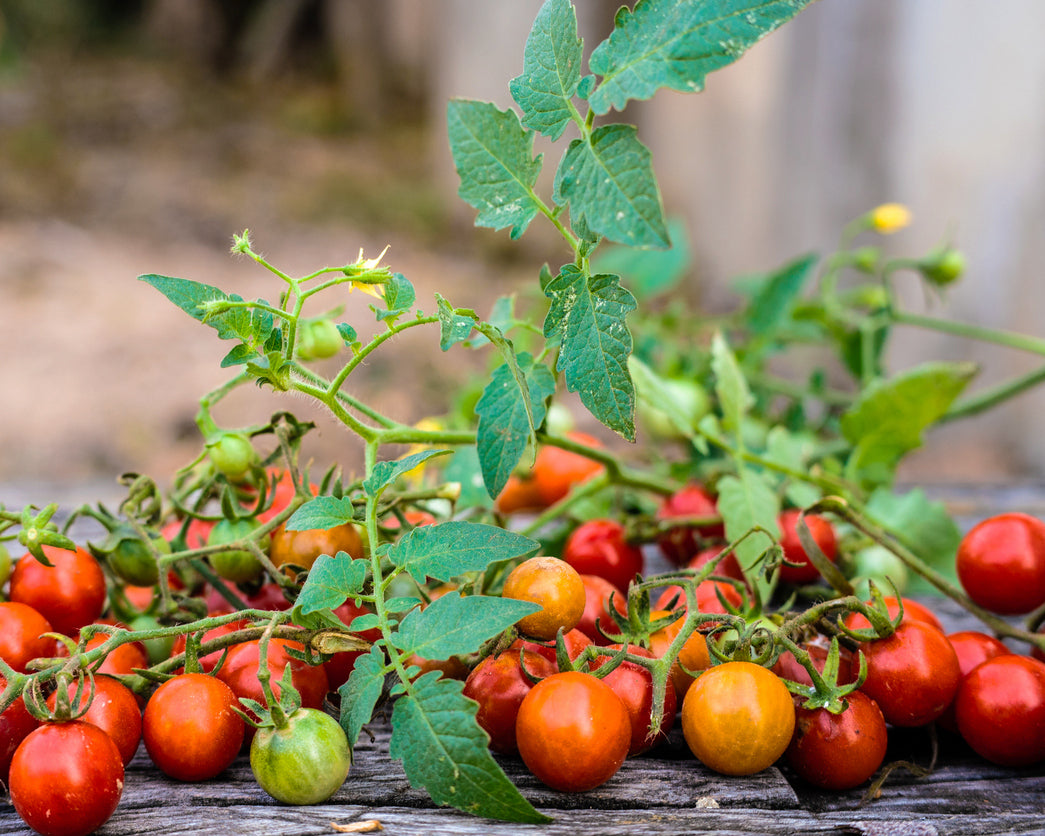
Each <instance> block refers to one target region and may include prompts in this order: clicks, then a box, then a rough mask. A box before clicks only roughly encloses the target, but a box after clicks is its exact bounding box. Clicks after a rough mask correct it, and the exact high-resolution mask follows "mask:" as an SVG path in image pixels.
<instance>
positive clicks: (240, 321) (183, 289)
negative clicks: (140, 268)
mask: <svg viewBox="0 0 1045 836" xmlns="http://www.w3.org/2000/svg"><path fill="white" fill-rule="evenodd" d="M138 278H139V279H140V280H141V281H143V282H146V283H147V284H150V285H152V286H153V287H154V288H156V289H157V290H158V291H160V293H162V294H163V295H164V296H166V297H167V298H168V299H169V300H170V301H171V302H173V303H174V304H175V305H177V306H178V307H179V308H181V309H182V310H183V311H185V313H187V314H188V315H189V316H191V317H192V318H193V319H195V320H198V321H199V322H202V323H203V324H204V325H209V326H210V327H211V328H213V329H214V330H216V331H217V332H218V337H219V338H220V339H223V340H241V341H242V342H244V343H246V344H247V345H248V346H250V348H251V349H252V350H253V351H254V352H257V351H260V350H262V349H263V348H264V346H265V342H266V340H267V339H268V337H269V335H270V334H271V333H272V331H273V328H274V321H273V317H272V314H271V313H269V312H268V311H265V310H259V309H257V308H252V307H249V306H243V305H240V304H238V303H242V302H243V298H242V297H241V296H237V295H235V294H232V295H229V294H227V293H225V292H224V291H223V290H220V289H219V288H216V287H213V286H211V285H209V284H203V283H202V282H194V281H192V280H190V279H177V278H173V277H171V276H158V275H156V274H154V273H152V274H147V275H141V276H139V277H138ZM232 304H235V306H234V307H225V306H226V305H232ZM240 362H242V361H240Z"/></svg>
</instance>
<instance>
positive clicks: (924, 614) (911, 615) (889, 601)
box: [842, 595, 943, 633]
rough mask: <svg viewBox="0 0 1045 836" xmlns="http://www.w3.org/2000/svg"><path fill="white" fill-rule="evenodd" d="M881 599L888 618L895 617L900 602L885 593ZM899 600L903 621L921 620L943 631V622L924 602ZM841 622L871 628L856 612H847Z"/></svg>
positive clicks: (856, 628) (857, 628) (851, 628)
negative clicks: (901, 605)
mask: <svg viewBox="0 0 1045 836" xmlns="http://www.w3.org/2000/svg"><path fill="white" fill-rule="evenodd" d="M882 600H883V601H884V602H885V609H886V612H888V613H889V618H890V619H893V618H896V616H897V615H898V614H899V613H900V604H899V603H898V602H897V600H896V598H895V597H894V596H892V595H885V596H883V598H882ZM900 601H901V602H902V603H903V620H904V621H921V622H923V623H925V624H928V625H929V626H930V627H935V628H936V629H937V630H939V631H940V632H941V633H942V632H943V624H942V623H941V622H940V619H939V618H937V616H936V613H934V612H933V611H932V610H931V609H929V608H928V607H927V606H925V604H919V603H918V602H917V601H915V600H913V599H911V598H901V599H900ZM865 603H867V604H870V603H871V602H870V601H866V602H865ZM842 623H843V624H845V626H846V627H848V628H849V629H850V630H869V629H870V628H871V622H870V621H868V620H867V619H866V618H864V617H863V616H862V615H860V613H858V612H853V613H849V615H847V616H846V617H845V618H844V619H843V620H842Z"/></svg>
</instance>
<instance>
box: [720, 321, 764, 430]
mask: <svg viewBox="0 0 1045 836" xmlns="http://www.w3.org/2000/svg"><path fill="white" fill-rule="evenodd" d="M711 369H712V371H713V372H714V373H715V394H716V395H717V396H718V401H719V403H720V404H721V407H722V426H723V427H725V428H726V429H727V430H729V431H730V432H733V433H737V434H738V435H739V431H740V427H741V424H742V422H743V419H744V416H745V415H746V414H747V412H748V410H749V409H751V406H752V404H753V403H754V398H753V397H752V396H751V390H750V389H749V388H748V385H747V379H746V378H745V377H744V373H743V371H741V368H740V364H739V363H737V358H736V357H735V356H734V355H733V352H732V351H731V350H730V348H729V344H728V343H727V342H726V338H725V337H723V336H722V333H721V332H716V333H715V336H714V337H712V339H711Z"/></svg>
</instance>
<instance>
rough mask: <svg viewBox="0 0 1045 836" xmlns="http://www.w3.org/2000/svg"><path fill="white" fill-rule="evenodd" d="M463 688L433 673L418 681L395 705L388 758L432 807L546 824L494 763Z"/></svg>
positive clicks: (485, 737) (541, 816) (453, 681)
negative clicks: (398, 762) (423, 792)
mask: <svg viewBox="0 0 1045 836" xmlns="http://www.w3.org/2000/svg"><path fill="white" fill-rule="evenodd" d="M463 687H464V685H463V683H461V682H458V681H456V680H452V679H443V678H441V677H440V674H439V673H438V672H437V671H432V672H431V673H427V674H425V675H424V676H422V677H420V678H419V679H417V680H416V681H415V682H414V683H413V686H412V687H411V689H410V692H409V693H407V694H405V695H404V696H402V697H400V698H399V699H398V700H397V701H396V704H395V709H394V710H393V712H392V740H391V743H390V744H389V754H390V755H391V756H392V757H393V758H395V759H396V760H401V761H402V762H403V769H404V771H405V772H406V777H407V779H408V780H409V781H410V784H411V786H413V787H418V788H421V787H423V788H424V789H426V790H427V791H428V794H429V796H431V798H432V801H434V802H435V803H436V804H449V805H451V806H453V807H456V808H457V809H459V810H463V811H465V812H466V813H471V814H472V815H474V816H483V817H486V818H490V819H499V820H501V821H511V822H525V823H532V824H540V823H543V822H546V821H549V819H548V818H547V816H544V815H542V814H541V813H539V812H537V810H535V809H534V808H533V806H532V805H531V804H530V802H528V801H527V800H526V799H525V798H523V797H522V795H521V794H520V793H519V790H518V789H517V788H516V787H515V785H514V784H513V783H512V782H511V781H510V780H508V777H507V776H506V775H505V774H504V772H503V771H502V770H501V767H500V766H498V765H497V762H496V761H495V760H494V759H493V756H492V755H491V754H490V749H489V737H488V736H487V734H486V732H484V731H483V730H482V729H481V728H480V727H479V725H478V724H477V723H476V721H475V714H476V711H477V710H478V707H479V706H478V704H477V703H475V702H474V701H472V700H470V699H468V698H467V697H465V696H464V695H463V694H462V693H461V690H462V688H463Z"/></svg>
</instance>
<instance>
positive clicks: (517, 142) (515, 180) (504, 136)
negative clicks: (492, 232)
mask: <svg viewBox="0 0 1045 836" xmlns="http://www.w3.org/2000/svg"><path fill="white" fill-rule="evenodd" d="M446 117H447V125H448V131H449V135H450V150H451V152H452V153H453V157H454V164H455V165H456V167H457V173H458V175H459V176H460V178H461V185H460V187H459V188H458V194H459V195H460V196H461V197H462V198H463V199H464V200H465V201H467V202H468V204H469V205H471V206H472V207H474V208H475V209H478V210H479V214H478V215H477V216H476V219H475V224H476V226H485V227H489V228H491V229H504V228H505V227H506V226H510V227H511V228H512V230H511V237H512V238H518V237H519V236H520V235H522V234H523V232H525V231H526V227H527V226H529V224H530V221H532V220H533V218H534V216H535V215H536V214H537V212H538V211H539V210H540V203H539V201H538V200H537V197H536V195H535V194H534V186H536V184H537V176H538V175H539V174H540V171H541V162H542V157H541V156H538V157H536V158H534V156H533V137H534V134H533V133H532V132H531V131H527V130H525V129H524V128H523V126H522V125H521V124H520V123H519V116H518V114H516V113H515V111H513V110H506V111H505V110H498V108H497V107H496V105H493V104H490V103H489V102H475V101H467V100H463V99H455V100H452V101H451V102H450V103H449V105H448V106H447V113H446Z"/></svg>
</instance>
